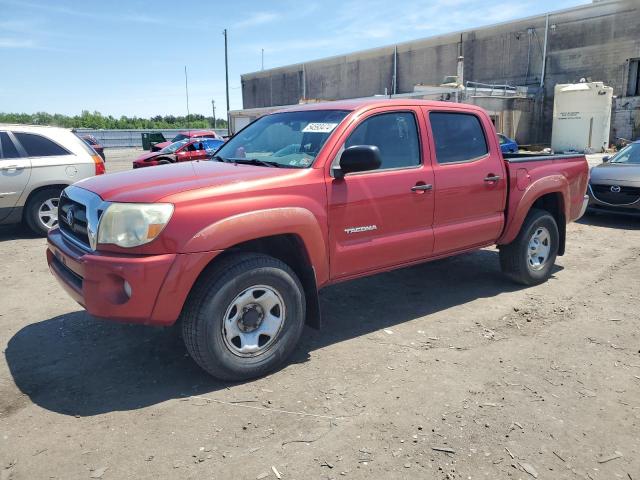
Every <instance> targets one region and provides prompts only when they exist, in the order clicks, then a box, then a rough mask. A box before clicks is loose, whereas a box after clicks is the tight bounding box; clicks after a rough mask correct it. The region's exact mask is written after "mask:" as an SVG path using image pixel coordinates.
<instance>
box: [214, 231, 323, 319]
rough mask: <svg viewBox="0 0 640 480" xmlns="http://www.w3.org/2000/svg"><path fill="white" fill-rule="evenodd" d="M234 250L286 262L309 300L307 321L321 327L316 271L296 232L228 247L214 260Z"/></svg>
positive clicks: (307, 300)
mask: <svg viewBox="0 0 640 480" xmlns="http://www.w3.org/2000/svg"><path fill="white" fill-rule="evenodd" d="M234 252H247V253H262V254H265V255H269V256H271V257H274V258H277V259H278V260H280V261H282V262H284V263H286V264H287V265H288V266H289V267H291V269H292V270H293V271H294V272H295V274H296V275H297V276H298V278H299V279H300V282H301V283H302V287H303V289H304V294H305V298H306V302H307V306H306V311H307V319H306V323H307V324H308V325H309V326H311V327H314V328H320V300H319V298H318V288H317V285H316V277H315V272H314V270H313V266H312V264H311V260H310V259H309V255H308V254H307V250H306V248H305V246H304V243H303V241H302V239H301V238H300V237H299V236H297V235H295V234H285V235H274V236H270V237H262V238H257V239H255V240H249V241H247V242H243V243H239V244H237V245H234V246H232V247H230V248H228V249H227V250H226V251H225V253H223V254H222V255H220V256H219V257H217V258H215V259H214V260H213V262H216V261H218V259H220V258H224V257H225V256H226V255H228V254H230V253H234Z"/></svg>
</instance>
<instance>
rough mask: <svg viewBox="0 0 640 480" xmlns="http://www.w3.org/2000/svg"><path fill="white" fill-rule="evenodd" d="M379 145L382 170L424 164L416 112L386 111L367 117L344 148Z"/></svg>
mask: <svg viewBox="0 0 640 480" xmlns="http://www.w3.org/2000/svg"><path fill="white" fill-rule="evenodd" d="M354 145H375V146H376V147H378V149H380V156H381V158H382V164H381V165H380V170H383V169H390V168H406V167H416V166H418V165H420V140H419V137H418V125H417V123H416V119H415V117H414V115H413V113H410V112H393V113H382V114H379V115H375V116H373V117H369V118H367V119H366V120H364V121H363V122H362V123H361V124H360V125H358V126H357V127H356V129H355V130H354V131H353V132H352V133H351V135H349V138H348V139H347V141H346V142H345V144H344V148H349V147H352V146H354Z"/></svg>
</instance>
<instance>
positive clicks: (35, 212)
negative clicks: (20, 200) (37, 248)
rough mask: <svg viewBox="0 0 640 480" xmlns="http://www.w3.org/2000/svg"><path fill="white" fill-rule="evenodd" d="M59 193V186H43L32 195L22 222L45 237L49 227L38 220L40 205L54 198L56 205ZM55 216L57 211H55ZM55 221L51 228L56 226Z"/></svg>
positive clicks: (60, 191) (60, 190)
mask: <svg viewBox="0 0 640 480" xmlns="http://www.w3.org/2000/svg"><path fill="white" fill-rule="evenodd" d="M60 193H62V189H60V188H45V189H44V190H40V191H39V192H37V193H36V194H35V195H33V196H32V197H31V198H30V199H29V201H28V202H27V205H26V207H25V210H24V216H23V219H24V222H25V223H26V224H27V226H28V227H29V229H30V230H31V231H32V232H33V233H35V234H36V235H38V236H40V237H46V236H47V233H48V232H49V230H50V228H48V227H47V226H46V225H45V224H44V223H42V221H41V220H40V215H39V212H40V207H41V206H43V204H45V203H46V202H48V201H53V200H55V202H54V203H55V204H56V205H57V202H58V199H59V198H60ZM56 218H57V212H56ZM57 225H58V224H57V221H56V222H55V224H53V225H52V227H51V228H53V227H56V226H57Z"/></svg>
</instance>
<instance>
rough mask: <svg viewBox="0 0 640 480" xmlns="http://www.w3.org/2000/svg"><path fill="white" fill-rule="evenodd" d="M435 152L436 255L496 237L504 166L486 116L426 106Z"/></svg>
mask: <svg viewBox="0 0 640 480" xmlns="http://www.w3.org/2000/svg"><path fill="white" fill-rule="evenodd" d="M425 114H426V118H427V119H428V121H429V124H430V130H431V133H432V135H431V141H432V142H433V145H432V148H433V151H434V152H435V155H434V161H433V173H434V176H435V186H436V190H435V203H436V206H435V216H434V222H433V228H434V236H435V245H434V249H433V254H434V255H442V254H446V253H449V252H454V251H460V250H465V249H469V248H473V247H477V246H482V245H487V244H489V243H493V242H495V240H496V239H497V238H498V237H499V236H500V233H501V232H502V229H503V227H504V209H505V204H506V195H507V189H506V185H507V179H506V178H505V176H506V174H505V166H504V161H503V159H502V155H501V154H500V150H499V146H498V142H497V138H495V133H493V132H494V130H493V128H492V126H491V123H490V122H489V120H488V119H486V117H481V116H478V115H475V114H473V113H469V112H468V111H466V112H459V111H456V110H455V108H453V107H452V109H451V110H446V111H444V110H442V111H439V110H431V111H429V110H428V109H425Z"/></svg>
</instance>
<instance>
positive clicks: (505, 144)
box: [498, 133, 518, 153]
mask: <svg viewBox="0 0 640 480" xmlns="http://www.w3.org/2000/svg"><path fill="white" fill-rule="evenodd" d="M498 140H500V150H502V153H517V152H518V143H517V142H516V141H515V140H511V139H510V138H509V137H507V136H506V135H502V134H501V133H499V134H498Z"/></svg>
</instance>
